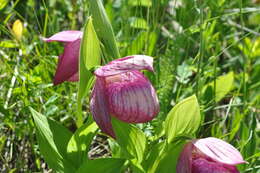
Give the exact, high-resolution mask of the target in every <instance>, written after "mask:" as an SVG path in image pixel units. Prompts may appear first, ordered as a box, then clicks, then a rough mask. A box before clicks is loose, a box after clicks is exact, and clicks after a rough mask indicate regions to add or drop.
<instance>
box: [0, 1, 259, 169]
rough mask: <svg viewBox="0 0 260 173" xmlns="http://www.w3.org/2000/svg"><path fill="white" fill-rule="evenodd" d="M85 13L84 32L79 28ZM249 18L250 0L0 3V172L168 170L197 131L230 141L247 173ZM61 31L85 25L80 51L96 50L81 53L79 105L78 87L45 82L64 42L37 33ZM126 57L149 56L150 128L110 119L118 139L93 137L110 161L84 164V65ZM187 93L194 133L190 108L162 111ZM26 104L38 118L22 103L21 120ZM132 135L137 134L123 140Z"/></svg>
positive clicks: (254, 126)
mask: <svg viewBox="0 0 260 173" xmlns="http://www.w3.org/2000/svg"><path fill="white" fill-rule="evenodd" d="M103 5H104V7H105V8H104V7H103ZM106 13H107V14H106ZM89 16H92V18H93V26H94V27H93V26H92V27H87V25H85V28H83V27H84V24H85V21H86V19H87V18H88V17H89ZM18 19H19V20H20V21H21V22H22V27H23V31H22V32H21V38H20V39H17V38H16V37H15V32H14V30H13V24H14V22H15V21H16V20H18ZM109 19H110V20H109ZM258 19H259V7H258V6H257V4H255V3H254V1H251V0H245V1H241V0H234V1H232V3H230V2H229V1H226V0H218V1H194V0H176V1H174V0H161V1H158V0H131V1H130V0H116V1H112V0H106V1H101V0H99V1H94V0H79V1H74V0H71V1H62V0H51V1H33V0H25V1H21V0H17V1H13V0H8V1H5V0H0V38H1V40H0V57H1V58H0V65H1V68H0V80H1V83H0V89H1V92H0V170H1V172H15V171H16V172H47V171H50V170H49V169H53V170H54V171H55V170H58V172H63V171H65V170H66V171H67V170H68V171H69V172H77V169H78V168H79V167H80V166H82V168H80V169H83V171H84V172H87V171H88V170H87V171H86V170H85V169H93V168H94V171H96V170H97V171H98V169H100V171H101V172H104V170H102V167H101V166H99V165H104V168H107V169H106V171H108V170H109V168H111V169H110V170H111V171H112V172H127V171H128V172H131V171H132V172H134V173H139V172H151V173H152V172H160V173H161V172H164V171H166V172H167V171H168V172H169V170H170V171H173V170H174V168H173V167H174V166H175V164H176V159H177V155H178V153H179V152H180V150H181V148H182V143H183V142H184V141H185V140H186V139H187V137H188V138H189V137H190V136H194V134H191V133H195V132H196V137H197V138H203V137H208V136H214V137H218V138H221V139H224V140H225V141H227V142H229V143H231V144H232V145H234V146H235V147H236V148H238V149H239V150H240V151H241V153H242V155H243V157H244V158H245V160H246V161H247V162H248V164H243V165H240V166H239V167H238V168H239V170H240V172H252V173H257V172H258V169H259V165H260V159H259V151H258V149H259V147H260V139H259V138H260V131H259V109H260V108H259V105H260V96H259V94H260V90H259V88H260V87H259V86H260V81H259V77H260V63H259V62H260V61H259V33H260V30H259V29H260V27H259V20H258ZM88 29H89V31H88ZM62 30H82V31H85V36H86V37H84V38H85V41H84V45H86V46H88V48H89V49H88V50H94V49H92V48H91V47H93V46H94V44H93V43H95V44H96V45H97V43H98V42H99V41H100V45H99V46H98V47H99V48H97V47H94V48H95V50H97V49H98V50H101V51H100V54H96V53H94V55H95V56H96V58H94V57H93V54H92V53H91V55H88V57H89V58H87V60H86V59H85V58H86V56H85V58H80V59H81V60H80V82H79V88H80V91H78V92H79V95H78V96H79V97H78V100H77V94H75V93H76V92H77V84H75V83H66V82H65V83H63V84H61V85H58V86H53V85H52V79H53V76H54V73H55V69H56V65H57V59H58V55H60V54H62V51H63V45H62V44H60V43H43V41H42V40H41V39H40V37H41V36H42V37H48V36H50V35H53V34H54V33H57V32H60V31H62ZM113 30H114V31H113ZM87 32H91V33H92V34H91V35H90V36H91V38H92V39H88V38H87V35H88V34H86V33H87ZM90 40H93V41H94V42H93V43H92V42H91V41H90ZM82 42H83V41H82ZM85 42H88V44H87V43H86V44H85ZM81 50H83V49H81ZM85 50H87V49H85ZM120 54H121V56H120ZM130 54H146V55H150V56H153V57H155V59H154V61H155V63H154V69H155V72H154V73H148V72H145V75H146V76H147V77H148V78H149V79H150V80H151V82H152V84H153V86H154V87H155V89H156V91H157V93H158V97H159V102H160V113H159V115H158V116H157V117H156V118H155V119H154V120H153V121H151V122H149V123H145V124H138V125H125V124H123V125H122V124H121V125H118V124H116V125H114V128H115V130H116V129H117V126H119V129H120V127H121V126H122V127H123V128H124V130H121V131H120V132H118V133H119V136H120V138H121V141H120V140H116V141H115V140H113V139H109V141H110V142H109V146H108V144H107V143H105V142H104V141H106V140H104V141H103V142H104V143H102V144H99V145H100V146H105V147H106V148H108V153H109V152H111V154H112V156H111V157H112V158H103V159H101V160H97V159H94V160H88V156H87V152H89V151H88V150H89V148H90V150H92V149H93V145H96V138H95V137H94V140H93V136H94V135H95V134H98V135H100V134H99V132H96V129H97V126H96V125H95V123H90V122H91V121H90V118H89V117H88V118H86V119H87V123H86V124H84V125H83V126H81V124H83V122H84V120H85V115H90V111H89V101H88V100H89V98H88V96H89V95H90V91H91V87H92V84H93V82H94V78H93V77H92V74H91V71H92V70H93V69H94V68H92V67H94V66H96V65H100V62H101V63H102V65H103V64H106V63H107V62H108V61H110V60H112V59H115V58H119V57H123V56H127V55H130ZM81 55H82V52H81ZM86 65H87V66H89V67H90V68H89V69H87V68H86ZM195 93H196V97H197V102H199V103H200V113H201V117H202V120H200V121H201V124H200V128H199V129H198V130H197V131H196V129H197V126H196V125H195V124H197V123H198V122H199V123H200V121H199V120H198V119H196V120H192V118H194V116H190V115H191V114H188V115H184V113H185V112H186V110H187V111H191V109H190V107H188V108H187V109H185V110H184V111H181V112H182V113H180V114H179V116H180V117H179V116H178V117H179V118H178V117H176V116H173V115H172V111H173V109H177V107H179V106H177V105H179V104H181V103H182V100H184V99H185V98H187V97H189V96H191V95H193V94H195ZM86 96H87V97H86ZM191 100H192V99H191ZM193 101H194V100H193ZM77 103H79V104H77ZM81 103H82V104H81ZM194 105H197V104H193V106H194ZM77 106H78V109H77ZM193 106H192V105H191V107H193ZM29 107H31V108H33V109H34V110H37V111H38V112H41V113H42V114H43V115H45V116H43V115H41V114H40V115H39V113H37V112H35V111H33V110H31V111H32V112H33V114H34V115H33V117H34V118H33V119H32V118H31V116H28V115H30V114H31V111H30V109H29ZM81 109H82V110H81ZM181 109H183V108H181ZM197 109H198V110H199V108H197ZM171 110H172V111H171ZM169 112H170V113H169ZM78 113H79V114H80V115H79V114H78ZM77 114H78V116H77ZM174 115H175V113H174ZM75 117H77V119H76V118H75ZM195 117H196V116H195ZM177 118H178V121H177V120H176V119H177ZM189 118H191V119H189ZM197 118H198V117H197ZM33 120H34V121H33ZM54 120H55V121H54ZM175 120H176V121H175ZM184 120H188V121H187V122H184ZM89 121H90V122H89ZM189 121H190V122H192V123H191V124H192V125H193V127H194V129H193V130H192V129H191V128H189V125H188V122H189ZM33 122H35V123H33ZM57 122H59V123H57ZM195 122H196V123H195ZM119 123H120V122H119ZM193 123H194V124H193ZM61 124H62V126H61ZM76 124H77V125H76ZM170 125H174V126H176V127H178V128H179V130H177V129H172V128H170V127H171V126H170ZM65 127H66V128H65ZM78 127H79V128H78ZM122 127H121V128H122ZM185 127H187V128H185ZM68 129H69V130H68ZM57 130H60V131H63V132H60V133H58V134H57V132H55V131H57ZM132 131H135V133H137V134H138V135H137V136H135V135H134V134H132V133H131V135H130V136H131V138H129V137H126V134H127V133H130V132H132ZM72 132H74V134H72ZM124 132H127V133H126V134H125V133H124ZM189 132H190V133H189ZM61 133H62V134H63V133H64V134H63V135H62V134H61ZM187 133H189V134H187ZM66 134H67V135H66ZM35 135H36V137H37V139H38V141H37V140H36V138H35ZM175 135H177V137H176V136H175ZM187 135H189V136H187ZM168 136H170V140H169V139H167V137H168ZM180 136H181V137H180ZM52 137H53V138H52ZM118 138H119V137H118ZM139 139H140V140H139ZM119 141H120V142H119ZM167 141H168V142H167ZM43 143H44V144H45V145H42V144H43ZM90 143H91V144H90ZM67 144H68V145H67ZM109 147H110V148H109ZM94 150H97V149H94ZM91 152H93V151H91ZM106 154H107V153H106ZM108 155H109V154H108ZM106 156H107V155H106ZM115 158H117V159H115ZM137 158H138V159H137ZM44 162H46V163H47V164H45V163H44ZM54 162H55V163H54ZM67 163H68V164H67ZM88 163H89V164H88ZM170 164H171V165H170ZM64 165H66V166H64ZM67 165H71V166H72V167H73V168H72V170H70V169H71V168H68V167H67ZM170 167H172V169H170ZM94 171H90V172H94Z"/></svg>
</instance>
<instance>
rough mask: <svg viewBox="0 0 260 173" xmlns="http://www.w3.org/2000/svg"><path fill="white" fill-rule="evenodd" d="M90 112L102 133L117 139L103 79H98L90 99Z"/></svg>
mask: <svg viewBox="0 0 260 173" xmlns="http://www.w3.org/2000/svg"><path fill="white" fill-rule="evenodd" d="M90 110H91V113H92V115H93V118H94V120H95V121H96V123H97V125H98V126H99V128H100V129H101V131H102V132H104V133H106V134H108V135H109V136H111V137H113V138H115V137H116V136H115V133H114V131H113V127H112V123H111V117H110V115H109V108H108V103H107V99H106V90H105V81H104V80H103V79H102V78H97V79H96V83H95V86H94V89H93V92H92V96H91V99H90Z"/></svg>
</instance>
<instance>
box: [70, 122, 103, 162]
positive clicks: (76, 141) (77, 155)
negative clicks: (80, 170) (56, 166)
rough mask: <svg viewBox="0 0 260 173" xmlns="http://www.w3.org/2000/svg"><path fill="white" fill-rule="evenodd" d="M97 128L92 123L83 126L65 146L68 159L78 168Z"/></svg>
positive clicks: (85, 155)
mask: <svg viewBox="0 0 260 173" xmlns="http://www.w3.org/2000/svg"><path fill="white" fill-rule="evenodd" d="M97 129H98V127H97V125H96V123H94V122H93V120H92V123H91V124H89V123H87V124H84V125H83V126H81V127H80V128H79V129H77V131H76V132H75V133H74V134H73V136H72V137H71V138H70V141H69V143H68V146H67V154H68V158H69V159H70V160H71V161H72V162H73V163H74V165H75V166H76V167H79V166H80V165H81V164H82V163H83V162H84V161H85V160H86V159H87V152H88V151H89V147H90V144H91V142H92V139H93V137H94V135H95V134H96V131H97Z"/></svg>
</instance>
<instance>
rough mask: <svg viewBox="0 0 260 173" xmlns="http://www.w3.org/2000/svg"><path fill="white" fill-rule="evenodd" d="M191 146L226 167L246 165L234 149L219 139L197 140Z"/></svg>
mask: <svg viewBox="0 0 260 173" xmlns="http://www.w3.org/2000/svg"><path fill="white" fill-rule="evenodd" d="M193 145H194V146H195V147H196V148H197V149H199V151H200V152H202V153H203V154H205V155H206V156H208V157H209V158H211V159H212V160H215V161H216V162H220V163H223V164H227V165H237V164H241V163H246V162H245V161H244V160H243V157H242V156H241V154H240V152H239V151H238V150H237V149H236V148H235V147H233V146H232V145H230V144H228V143H226V142H224V141H222V140H220V139H217V138H213V137H209V138H204V139H198V140H194V141H193Z"/></svg>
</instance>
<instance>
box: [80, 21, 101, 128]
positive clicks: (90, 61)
mask: <svg viewBox="0 0 260 173" xmlns="http://www.w3.org/2000/svg"><path fill="white" fill-rule="evenodd" d="M100 55H101V50H100V44H99V40H98V38H97V35H96V32H95V29H94V26H93V24H92V18H91V17H89V18H88V20H87V23H86V26H85V28H84V32H83V37H82V40H81V43H80V57H79V88H78V102H77V103H78V117H77V118H78V120H77V125H78V126H81V125H82V122H83V119H82V111H81V107H82V99H83V98H84V96H85V95H86V93H88V91H89V90H90V88H91V86H92V82H93V76H92V74H91V72H90V70H91V69H92V68H94V67H95V66H97V65H99V64H100V61H101V57H100Z"/></svg>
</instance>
